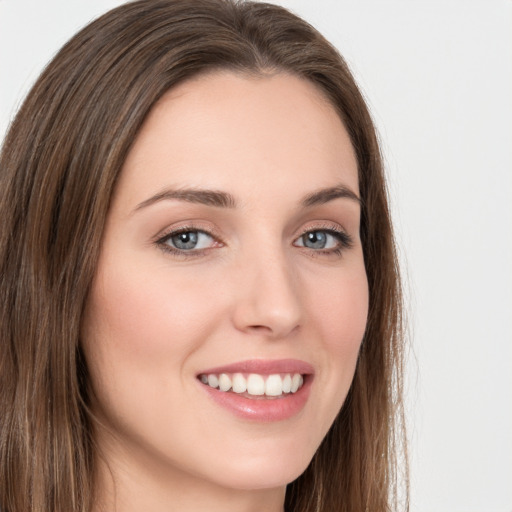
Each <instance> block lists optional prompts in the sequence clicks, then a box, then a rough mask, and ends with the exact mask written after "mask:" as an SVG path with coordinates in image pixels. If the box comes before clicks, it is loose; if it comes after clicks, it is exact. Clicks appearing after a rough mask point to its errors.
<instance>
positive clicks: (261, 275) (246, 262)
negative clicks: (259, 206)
mask: <svg viewBox="0 0 512 512" xmlns="http://www.w3.org/2000/svg"><path fill="white" fill-rule="evenodd" d="M239 269H240V274H241V275H238V276H237V278H238V279H237V284H236V287H237V293H236V296H237V299H236V301H235V302H236V304H235V315H234V317H235V324H236V326H237V328H238V329H240V330H243V331H246V332H247V331H251V332H259V333H261V334H265V335H267V336H272V337H284V336H286V335H288V334H289V333H291V332H292V331H293V330H295V329H296V328H297V327H298V326H299V325H300V321H301V313H302V311H301V303H300V296H299V290H298V288H299V283H298V276H297V275H296V274H295V272H294V269H293V266H292V265H291V263H290V261H289V260H288V257H287V254H286V251H285V248H284V247H283V244H282V243H278V242H277V241H275V242H274V243H266V244H259V245H258V247H253V248H252V250H251V251H250V253H249V254H246V255H245V256H244V257H243V258H242V262H241V264H240V266H239Z"/></svg>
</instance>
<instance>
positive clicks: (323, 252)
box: [155, 224, 353, 259]
mask: <svg viewBox="0 0 512 512" xmlns="http://www.w3.org/2000/svg"><path fill="white" fill-rule="evenodd" d="M316 232H321V233H326V234H327V235H330V236H332V237H334V238H335V239H336V240H337V242H338V245H337V246H336V247H334V248H331V249H311V248H308V247H306V246H304V245H301V246H297V245H295V247H300V248H302V249H304V250H305V251H308V252H309V253H311V254H312V255H313V256H315V257H319V256H331V255H332V256H341V254H342V253H343V251H345V250H347V249H350V248H351V247H352V246H353V239H352V237H351V236H350V235H349V234H348V233H346V232H345V231H344V230H342V229H340V228H339V227H337V226H334V225H332V224H329V225H328V226H315V227H312V228H307V229H304V230H303V231H302V232H301V234H300V235H299V236H298V237H297V238H296V239H295V240H294V244H295V242H297V240H300V239H301V238H302V237H304V236H305V235H307V234H308V233H316ZM183 233H199V234H204V235H206V236H209V237H210V238H212V239H213V240H214V241H215V242H216V243H219V244H221V245H220V246H221V247H222V246H223V245H224V244H223V243H222V241H220V239H219V238H220V237H218V236H217V235H216V234H214V233H211V232H209V231H207V230H205V229H201V228H199V227H197V226H194V225H190V226H183V227H180V228H177V229H174V230H171V231H169V232H167V233H165V234H164V235H163V236H160V237H159V238H158V239H157V240H155V244H156V245H157V246H158V247H159V248H160V249H161V250H162V251H164V252H165V253H168V254H169V253H170V254H172V255H173V256H177V257H180V258H182V259H188V258H194V257H199V256H202V255H204V254H205V252H207V251H209V250H210V249H212V248H214V247H208V248H205V249H190V250H184V249H178V248H176V247H172V246H171V245H169V244H168V243H167V242H168V241H169V240H170V239H171V238H172V237H175V236H178V235H180V234H183Z"/></svg>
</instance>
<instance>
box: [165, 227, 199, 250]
mask: <svg viewBox="0 0 512 512" xmlns="http://www.w3.org/2000/svg"><path fill="white" fill-rule="evenodd" d="M197 238H198V237H197V233H196V232H194V231H186V232H185V233H178V234H177V235H174V236H173V237H171V241H172V243H173V245H174V247H176V248H177V249H193V248H194V247H195V246H196V245H197Z"/></svg>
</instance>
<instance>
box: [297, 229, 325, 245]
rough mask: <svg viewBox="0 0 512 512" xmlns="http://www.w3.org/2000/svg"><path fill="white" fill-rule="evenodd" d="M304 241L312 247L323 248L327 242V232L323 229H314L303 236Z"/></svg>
mask: <svg viewBox="0 0 512 512" xmlns="http://www.w3.org/2000/svg"><path fill="white" fill-rule="evenodd" d="M302 242H303V243H304V246H305V247H309V248H310V249H323V248H324V247H325V246H326V244H327V234H326V233H323V232H322V231H312V232H311V233H306V234H305V235H304V236H303V237H302Z"/></svg>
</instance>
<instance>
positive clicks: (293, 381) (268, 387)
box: [198, 373, 307, 399]
mask: <svg viewBox="0 0 512 512" xmlns="http://www.w3.org/2000/svg"><path fill="white" fill-rule="evenodd" d="M306 377H307V376H306V375H303V374H300V373H276V374H270V375H264V374H258V373H248V374H247V373H218V374H217V373H208V374H206V373H203V374H200V375H199V376H198V378H199V380H200V381H201V382H202V383H203V384H204V385H206V386H209V387H211V388H213V389H218V390H219V391H223V392H225V393H236V394H238V395H240V396H244V397H246V398H251V399H266V398H280V397H285V396H287V395H291V394H294V393H296V392H297V391H298V390H299V389H301V388H302V386H303V385H304V379H305V378H306Z"/></svg>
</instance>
